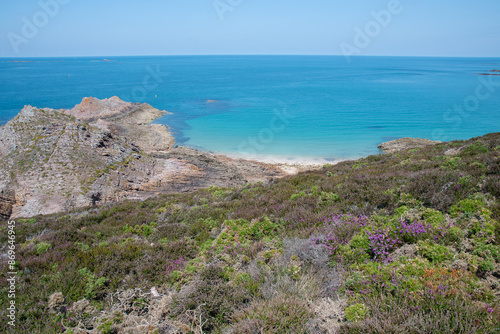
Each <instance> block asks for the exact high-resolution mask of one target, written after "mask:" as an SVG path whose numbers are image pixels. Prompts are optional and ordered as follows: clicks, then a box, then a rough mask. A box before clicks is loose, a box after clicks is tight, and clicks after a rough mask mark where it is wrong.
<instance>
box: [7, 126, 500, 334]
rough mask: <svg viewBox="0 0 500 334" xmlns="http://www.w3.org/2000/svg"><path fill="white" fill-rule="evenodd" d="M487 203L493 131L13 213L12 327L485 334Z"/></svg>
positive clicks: (493, 218) (498, 139) (494, 192)
mask: <svg viewBox="0 0 500 334" xmlns="http://www.w3.org/2000/svg"><path fill="white" fill-rule="evenodd" d="M499 199H500V133H494V134H489V135H486V136H484V137H480V138H474V139H471V140H468V141H453V142H449V143H441V144H437V145H433V146H428V147H424V148H416V149H411V150H406V151H400V152H394V153H390V154H380V155H372V156H369V157H366V158H363V159H360V160H357V161H344V162H341V163H339V164H336V165H326V166H324V167H323V168H319V169H315V170H311V171H308V172H303V173H299V174H297V175H294V176H287V177H284V178H279V179H273V180H272V181H270V182H267V183H249V184H247V185H243V186H237V187H231V188H221V187H209V188H205V189H201V190H196V191H192V192H184V193H176V194H172V195H160V196H157V197H154V198H150V199H147V200H145V201H126V202H123V203H119V204H108V205H103V206H100V207H87V208H80V209H76V210H74V211H71V212H65V213H60V214H53V215H46V216H37V217H34V218H29V219H18V220H17V221H16V240H17V246H16V253H17V262H16V264H15V269H16V270H17V277H18V283H17V290H18V294H17V301H16V302H17V308H18V314H17V317H18V325H17V326H16V330H15V332H16V333H44V334H45V333H47V334H49V333H62V332H64V333H87V332H92V333H96V332H97V333H121V332H124V333H497V332H498V331H500V303H499V298H500V224H499V221H500V202H499ZM6 230H7V222H4V223H2V224H1V225H0V232H2V233H0V239H1V243H2V245H6V244H7V233H5V231H6ZM3 252H5V250H3ZM1 271H2V272H3V273H5V272H8V271H9V270H8V264H7V262H6V261H5V260H3V261H2V263H1ZM0 289H1V290H2V293H0V301H1V304H2V305H7V303H8V299H7V293H5V292H6V291H7V289H8V286H7V282H5V280H2V281H1V283H0ZM1 312H2V313H1V318H2V323H4V324H5V323H7V321H8V318H7V317H6V315H7V314H6V311H5V310H4V309H2V310H1ZM134 323H135V325H133V324H134ZM133 330H135V331H133Z"/></svg>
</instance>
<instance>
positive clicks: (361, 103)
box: [0, 55, 500, 163]
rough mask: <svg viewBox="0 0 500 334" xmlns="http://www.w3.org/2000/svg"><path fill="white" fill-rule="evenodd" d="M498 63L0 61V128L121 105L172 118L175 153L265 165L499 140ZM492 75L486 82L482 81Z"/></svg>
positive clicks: (481, 60)
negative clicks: (23, 117) (427, 143)
mask: <svg viewBox="0 0 500 334" xmlns="http://www.w3.org/2000/svg"><path fill="white" fill-rule="evenodd" d="M499 69H500V58H430V57H421V58H416V57H369V56H364V57H361V56H360V57H350V58H346V57H343V56H258V55H254V56H144V57H78V58H20V59H14V58H0V125H1V124H4V123H6V122H8V121H9V120H10V119H12V118H13V117H14V116H15V115H16V114H17V113H18V112H19V111H20V110H21V109H22V108H23V106H24V105H33V106H37V107H40V108H41V107H50V108H54V109H59V108H72V107H73V106H74V105H76V104H78V103H80V102H81V100H82V98H84V97H89V96H92V97H96V98H100V99H103V98H109V97H112V96H118V97H120V98H121V99H123V100H126V101H130V102H140V103H149V104H150V105H152V106H153V107H155V108H158V109H161V110H166V111H168V112H169V113H168V114H166V115H165V116H163V117H162V118H159V119H157V120H156V121H155V123H159V124H165V125H168V127H169V128H170V130H171V132H172V133H173V134H174V136H175V138H176V142H177V143H178V144H179V145H183V146H189V147H194V148H198V149H201V150H204V151H209V152H214V153H222V154H227V155H230V156H235V157H245V158H251V159H257V160H262V161H272V162H289V163H295V162H302V163H303V162H306V163H307V162H309V163H325V162H334V161H338V160H346V159H355V158H359V157H364V156H368V155H371V154H378V153H380V151H379V149H378V148H377V145H379V144H380V143H382V142H386V141H389V140H393V139H397V138H402V137H418V138H428V139H432V140H441V141H450V140H455V139H469V138H472V137H476V136H481V135H484V134H487V133H490V132H498V131H500V76H499V75H498V74H500V72H494V70H499ZM483 74H488V75H483Z"/></svg>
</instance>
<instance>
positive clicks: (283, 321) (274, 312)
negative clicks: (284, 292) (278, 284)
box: [230, 296, 312, 334]
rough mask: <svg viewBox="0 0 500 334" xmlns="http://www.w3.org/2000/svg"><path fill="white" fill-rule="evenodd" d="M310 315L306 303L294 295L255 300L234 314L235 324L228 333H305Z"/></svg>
mask: <svg viewBox="0 0 500 334" xmlns="http://www.w3.org/2000/svg"><path fill="white" fill-rule="evenodd" d="M311 316H312V312H311V310H310V309H309V307H308V306H307V303H306V302H305V301H303V300H300V299H298V298H296V297H286V296H280V297H277V298H275V299H273V300H271V301H257V302H254V303H253V304H252V305H250V306H249V307H248V308H247V309H245V310H243V311H241V312H239V313H237V314H235V316H234V319H235V322H236V324H235V325H233V326H231V331H230V333H234V334H237V333H238V334H239V333H241V334H245V333H248V334H251V333H269V334H281V333H306V324H307V322H308V321H309V319H310V318H311Z"/></svg>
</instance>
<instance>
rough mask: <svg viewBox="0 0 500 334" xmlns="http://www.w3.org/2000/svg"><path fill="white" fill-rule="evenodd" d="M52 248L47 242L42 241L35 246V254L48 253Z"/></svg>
mask: <svg viewBox="0 0 500 334" xmlns="http://www.w3.org/2000/svg"><path fill="white" fill-rule="evenodd" d="M51 248H52V245H51V244H50V243H48V242H45V241H42V242H40V243H39V244H37V245H36V252H37V253H38V254H44V253H47V252H48V251H49V249H51Z"/></svg>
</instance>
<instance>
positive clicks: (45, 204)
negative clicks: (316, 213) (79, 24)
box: [0, 98, 284, 220]
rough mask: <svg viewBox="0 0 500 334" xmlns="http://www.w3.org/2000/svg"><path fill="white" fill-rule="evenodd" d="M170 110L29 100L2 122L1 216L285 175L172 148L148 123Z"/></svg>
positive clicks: (111, 102)
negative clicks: (60, 105)
mask: <svg viewBox="0 0 500 334" xmlns="http://www.w3.org/2000/svg"><path fill="white" fill-rule="evenodd" d="M87 107H88V110H87V109H86V108H87ZM164 113H165V112H164V111H159V110H158V109H155V108H153V107H151V106H150V105H147V104H134V103H128V102H124V101H121V100H120V99H118V98H111V99H107V100H102V101H100V100H96V99H91V98H90V99H84V100H83V101H82V103H81V104H79V105H78V106H76V107H75V108H73V109H72V110H55V109H50V108H43V109H40V108H36V107H32V106H26V107H25V108H24V109H23V110H22V111H21V112H20V113H19V114H18V115H17V116H16V117H14V119H12V120H11V121H9V122H8V123H7V124H5V125H3V126H1V127H0V219H2V220H3V219H9V218H16V217H30V216H35V215H38V214H51V213H56V212H60V211H67V210H71V209H74V208H77V207H83V206H93V205H101V204H104V203H111V202H119V201H123V200H125V199H138V200H141V199H146V198H148V197H151V196H154V195H156V194H159V193H173V192H178V191H189V190H192V189H198V188H202V187H207V186H210V185H216V186H234V185H238V184H243V183H246V182H252V181H266V180H268V179H269V178H271V177H275V176H282V175H284V172H283V171H281V170H280V169H278V168H277V167H275V166H273V165H268V164H263V163H256V162H251V161H245V160H233V159H229V158H227V157H222V156H215V155H211V154H208V153H203V152H199V151H196V150H191V149H185V148H178V147H177V148H174V149H171V146H172V144H173V137H172V136H171V135H170V133H169V132H168V129H167V128H166V127H165V126H162V125H150V124H149V123H150V122H151V121H152V120H154V119H155V118H157V117H160V116H161V115H163V114H164Z"/></svg>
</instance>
